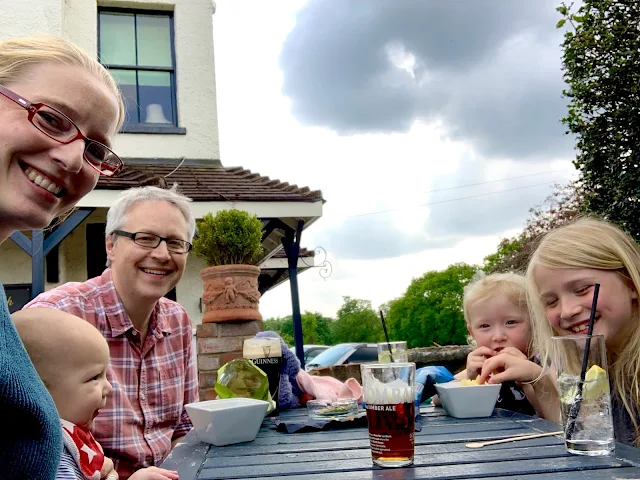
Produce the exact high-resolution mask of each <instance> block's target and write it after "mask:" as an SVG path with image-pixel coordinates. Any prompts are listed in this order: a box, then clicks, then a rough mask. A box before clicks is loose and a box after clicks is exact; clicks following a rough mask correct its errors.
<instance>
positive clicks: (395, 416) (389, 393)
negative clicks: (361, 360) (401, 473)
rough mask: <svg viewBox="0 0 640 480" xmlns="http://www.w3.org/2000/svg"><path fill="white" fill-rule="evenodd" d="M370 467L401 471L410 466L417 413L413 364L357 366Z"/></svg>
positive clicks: (414, 367) (414, 366) (414, 368)
mask: <svg viewBox="0 0 640 480" xmlns="http://www.w3.org/2000/svg"><path fill="white" fill-rule="evenodd" d="M360 370H361V372H362V387H363V390H364V401H365V403H366V406H367V423H368V426H369V442H370V444H371V458H372V459H373V463H374V464H376V465H379V466H381V467H404V466H406V465H411V464H412V463H413V445H414V431H415V421H416V410H415V404H414V396H415V378H416V365H415V363H370V364H363V365H361V366H360Z"/></svg>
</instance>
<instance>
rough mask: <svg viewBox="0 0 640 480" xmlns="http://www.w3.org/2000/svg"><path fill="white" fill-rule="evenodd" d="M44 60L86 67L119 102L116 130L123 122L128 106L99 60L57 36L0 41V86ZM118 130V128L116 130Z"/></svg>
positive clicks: (17, 77)
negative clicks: (126, 106)
mask: <svg viewBox="0 0 640 480" xmlns="http://www.w3.org/2000/svg"><path fill="white" fill-rule="evenodd" d="M42 63H57V64H62V65H69V66H72V67H80V68H84V69H85V70H86V71H88V72H89V73H90V74H92V75H94V76H95V77H96V78H97V79H98V80H100V81H101V82H102V83H104V84H105V85H106V86H107V87H108V88H109V90H111V92H112V93H113V95H114V96H115V97H116V99H117V101H118V125H117V130H120V127H121V126H122V124H123V123H124V119H125V114H126V109H125V106H124V103H123V101H122V95H121V94H120V89H119V88H118V84H117V83H116V81H115V80H114V79H113V77H112V76H111V74H110V73H109V72H108V71H107V69H106V68H105V67H103V66H102V65H101V64H100V63H99V62H98V61H97V60H95V59H93V58H91V57H90V56H89V55H88V54H87V53H86V52H85V51H84V50H82V49H81V48H79V47H77V46H76V45H74V44H73V43H71V42H69V41H67V40H64V39H62V38H60V37H55V36H41V37H27V38H13V39H9V40H4V41H1V42H0V85H5V86H8V85H10V84H11V83H14V82H16V81H18V80H19V79H20V78H21V77H22V76H23V75H24V74H25V72H26V71H27V70H28V69H29V68H30V67H33V66H35V65H39V64H42ZM117 130H116V131H117Z"/></svg>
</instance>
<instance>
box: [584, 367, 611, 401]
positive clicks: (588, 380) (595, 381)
mask: <svg viewBox="0 0 640 480" xmlns="http://www.w3.org/2000/svg"><path fill="white" fill-rule="evenodd" d="M584 381H585V383H584V393H585V397H586V398H595V397H599V396H600V395H603V394H605V393H609V377H608V376H607V372H606V371H605V370H604V369H603V368H601V367H599V366H598V365H593V366H592V367H591V368H590V369H589V370H588V371H587V373H586V375H585V376H584Z"/></svg>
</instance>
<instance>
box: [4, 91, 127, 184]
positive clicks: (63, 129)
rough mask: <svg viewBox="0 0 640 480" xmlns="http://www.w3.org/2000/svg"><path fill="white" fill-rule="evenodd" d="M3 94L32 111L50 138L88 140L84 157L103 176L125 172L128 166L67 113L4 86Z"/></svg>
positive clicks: (36, 123)
mask: <svg viewBox="0 0 640 480" xmlns="http://www.w3.org/2000/svg"><path fill="white" fill-rule="evenodd" d="M0 94H2V95H4V96H5V97H7V98H8V99H9V100H12V101H14V102H15V103H17V104H18V105H20V106H21V107H22V108H24V109H25V110H26V111H27V112H28V118H29V121H30V122H31V124H32V125H33V126H34V127H36V128H37V129H38V130H40V131H41V132H42V133H44V134H45V135H46V136H47V137H49V138H52V139H54V140H55V141H57V142H60V143H62V144H65V145H66V144H68V143H71V142H73V141H75V140H78V139H82V140H84V143H85V147H84V155H83V158H84V159H85V161H86V162H87V163H88V164H89V165H91V167H92V168H94V169H95V170H97V171H98V172H99V173H100V175H104V176H105V177H113V176H114V175H117V174H118V172H119V171H120V170H122V167H123V166H124V164H123V163H122V160H120V157H118V155H116V154H115V153H114V152H113V150H111V149H110V148H109V147H107V146H106V145H103V144H102V143H100V142H97V141H96V140H91V139H90V138H87V137H85V136H84V135H83V134H82V132H81V131H80V129H79V128H78V126H77V125H76V124H75V123H73V120H71V119H70V118H69V117H67V116H66V115H65V114H64V113H62V112H60V111H58V110H56V109H55V108H53V107H50V106H49V105H47V104H46V103H31V102H30V101H28V100H26V99H24V98H22V97H21V96H20V95H18V94H16V93H14V92H12V91H11V90H9V89H8V88H5V87H3V86H2V85H0Z"/></svg>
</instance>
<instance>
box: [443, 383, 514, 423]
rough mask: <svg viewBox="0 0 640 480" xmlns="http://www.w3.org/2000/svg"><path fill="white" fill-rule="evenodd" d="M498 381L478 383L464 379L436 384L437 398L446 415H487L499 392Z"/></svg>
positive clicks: (473, 416)
mask: <svg viewBox="0 0 640 480" xmlns="http://www.w3.org/2000/svg"><path fill="white" fill-rule="evenodd" d="M501 386H502V385H501V384H500V383H495V384H488V383H484V384H481V385H479V384H478V383H477V380H469V379H464V380H461V381H454V382H448V383H439V384H437V385H436V391H437V392H438V398H440V403H442V406H443V407H444V409H445V411H446V412H447V415H449V416H450V417H455V418H476V417H489V416H491V414H492V413H493V408H494V407H495V405H496V401H497V400H498V394H499V393H500V387H501Z"/></svg>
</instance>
